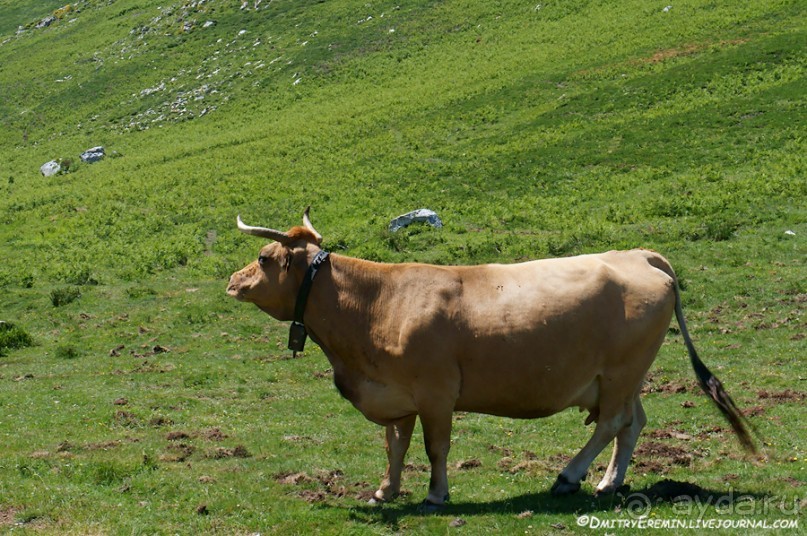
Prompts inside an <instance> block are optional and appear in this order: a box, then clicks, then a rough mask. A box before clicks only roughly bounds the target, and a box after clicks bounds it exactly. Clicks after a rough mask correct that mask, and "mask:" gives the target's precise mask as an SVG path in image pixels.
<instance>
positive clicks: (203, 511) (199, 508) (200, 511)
mask: <svg viewBox="0 0 807 536" xmlns="http://www.w3.org/2000/svg"><path fill="white" fill-rule="evenodd" d="M196 513H197V514H199V515H200V516H206V515H207V514H209V513H210V512H209V511H208V510H207V505H206V504H200V505H199V506H197V507H196Z"/></svg>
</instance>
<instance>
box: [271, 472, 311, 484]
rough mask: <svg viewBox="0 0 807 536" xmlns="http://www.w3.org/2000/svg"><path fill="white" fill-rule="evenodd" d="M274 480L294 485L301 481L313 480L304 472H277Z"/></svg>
mask: <svg viewBox="0 0 807 536" xmlns="http://www.w3.org/2000/svg"><path fill="white" fill-rule="evenodd" d="M275 480H277V481H278V482H279V483H281V484H284V485H287V486H288V485H293V486H296V485H297V484H300V483H302V482H313V481H314V479H313V478H311V477H310V476H308V474H306V473H305V472H299V473H278V474H276V475H275Z"/></svg>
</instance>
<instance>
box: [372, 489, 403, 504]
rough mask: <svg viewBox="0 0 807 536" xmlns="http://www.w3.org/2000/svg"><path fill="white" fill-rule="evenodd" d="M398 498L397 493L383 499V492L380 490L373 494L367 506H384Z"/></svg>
mask: <svg viewBox="0 0 807 536" xmlns="http://www.w3.org/2000/svg"><path fill="white" fill-rule="evenodd" d="M397 497H398V494H397V493H393V494H391V495H390V496H389V497H384V492H383V491H381V490H377V491H376V492H375V493H373V496H372V497H371V498H370V500H369V501H367V503H368V504H384V503H388V502H390V501H393V500H395V499H396V498H397Z"/></svg>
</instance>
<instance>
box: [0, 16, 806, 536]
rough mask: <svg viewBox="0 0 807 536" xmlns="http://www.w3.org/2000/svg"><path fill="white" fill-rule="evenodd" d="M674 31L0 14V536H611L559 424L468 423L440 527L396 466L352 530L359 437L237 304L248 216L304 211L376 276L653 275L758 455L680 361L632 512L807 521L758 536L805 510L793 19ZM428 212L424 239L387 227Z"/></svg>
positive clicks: (655, 413) (253, 250)
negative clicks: (759, 444)
mask: <svg viewBox="0 0 807 536" xmlns="http://www.w3.org/2000/svg"><path fill="white" fill-rule="evenodd" d="M669 4H671V7H668V3H667V2H661V3H653V2H642V1H632V0H629V1H625V2H589V1H584V0H569V1H563V2H540V3H538V2H530V3H527V2H515V1H501V2H469V1H443V2H437V1H431V2H430V1H417V2H408V3H396V2H387V1H378V2H375V1H373V2H369V3H368V2H367V1H366V0H365V1H362V2H353V1H349V0H329V1H322V0H317V1H309V0H295V1H290V0H272V1H268V0H265V1H262V2H255V1H249V2H247V3H246V4H244V5H243V6H242V3H241V2H234V1H223V0H193V1H191V0H169V1H168V2H156V1H151V0H79V1H78V2H76V3H73V4H68V5H65V4H63V3H62V2H50V1H48V2H42V1H38V2H34V1H30V0H14V1H12V0H0V162H2V163H3V166H2V170H0V258H2V259H3V260H2V262H0V321H5V322H7V323H8V324H7V326H9V325H10V324H13V328H11V327H8V328H7V329H6V328H2V330H0V531H3V530H10V529H14V530H20V531H26V530H32V531H44V532H50V533H65V532H67V533H71V532H72V533H82V534H84V533H96V532H97V533H121V532H123V533H125V532H133V533H134V532H144V533H171V532H189V531H202V532H215V531H218V532H222V533H226V534H231V533H236V534H237V533H252V532H261V533H271V532H278V533H288V532H301V533H302V532H305V533H308V532H311V531H320V532H326V533H330V532H356V533H363V532H366V531H369V532H381V533H385V532H396V531H404V530H414V531H415V532H423V533H427V532H433V531H435V530H440V531H443V530H454V528H449V527H448V525H449V523H450V522H452V521H453V520H455V519H456V518H462V519H463V520H464V521H465V522H466V525H465V526H464V527H462V528H459V527H457V529H456V530H464V531H466V532H482V531H490V530H495V529H499V530H505V531H507V532H514V531H525V532H531V533H539V534H542V533H549V532H576V531H580V532H581V533H589V532H591V530H590V529H588V528H586V527H578V526H577V523H576V519H577V516H578V515H580V514H592V515H596V516H598V517H600V518H602V519H611V520H614V519H623V518H625V515H626V514H625V512H626V511H627V509H626V502H627V499H626V498H625V497H624V496H623V497H622V498H620V497H615V498H607V499H596V500H595V499H593V498H592V497H591V491H592V488H591V487H590V481H592V480H593V481H595V482H596V479H598V477H599V475H593V477H592V478H591V479H589V483H588V484H586V485H585V486H584V489H583V491H582V492H581V494H580V495H579V496H575V497H572V498H567V499H555V498H552V497H550V496H549V495H548V490H549V487H550V486H551V483H552V481H553V480H554V478H555V476H556V474H557V472H558V471H559V470H560V469H561V468H562V466H563V463H562V459H564V457H566V456H571V455H573V454H574V453H575V452H576V450H577V449H579V448H580V447H581V446H582V445H583V443H584V442H585V440H586V438H587V436H588V434H589V433H590V430H588V429H585V428H584V427H583V426H582V419H581V418H579V416H578V415H577V414H576V413H573V412H568V413H564V414H562V415H558V416H555V417H552V418H550V419H546V420H541V421H513V420H508V419H494V418H489V417H484V416H477V415H464V416H461V418H460V419H459V420H457V422H456V426H455V438H454V443H453V447H452V455H451V460H452V461H454V462H459V461H463V460H476V461H478V462H480V464H479V465H476V464H475V463H471V464H467V466H466V467H464V468H459V467H458V468H456V469H455V468H453V467H452V470H451V471H450V473H449V478H450V481H451V484H452V496H453V497H454V501H455V504H454V505H452V506H450V507H448V508H447V509H446V512H445V513H444V515H438V516H425V517H424V516H420V515H418V513H417V510H416V504H417V502H418V501H419V500H420V499H422V497H423V496H424V495H425V490H426V485H427V480H428V476H427V474H426V473H424V472H423V471H422V469H421V466H422V464H424V463H425V455H424V454H423V452H422V447H421V445H420V444H419V443H418V441H419V440H418V439H416V440H415V441H413V446H412V449H411V452H410V461H412V463H413V465H412V469H411V470H410V471H407V473H406V474H405V481H404V487H405V489H406V490H407V491H408V492H409V494H408V495H405V496H404V497H403V498H402V499H401V501H400V502H399V503H398V504H396V505H390V506H385V507H383V508H376V509H372V508H369V507H366V506H365V505H364V501H363V499H364V498H366V497H365V492H366V491H368V490H372V489H374V487H375V486H376V485H377V483H378V482H377V481H378V479H379V477H380V474H381V472H382V471H383V466H384V455H383V440H382V436H381V430H380V429H379V428H378V427H377V426H375V425H372V424H370V423H368V422H366V421H365V420H364V419H363V418H362V417H361V415H359V414H358V413H357V412H356V411H355V410H353V409H352V408H351V407H350V405H349V404H348V403H347V402H345V401H344V400H342V399H340V398H339V396H338V394H337V393H336V391H335V389H334V388H333V387H332V385H331V381H330V372H329V371H328V370H327V368H328V364H327V361H326V360H325V359H324V357H323V356H322V354H321V352H320V351H319V350H318V349H317V348H316V347H315V346H314V345H313V344H310V345H309V348H308V351H307V352H306V354H307V355H306V358H305V359H303V360H288V359H287V358H288V357H289V352H287V351H286V350H285V338H286V329H287V328H286V326H285V325H282V324H279V323H277V322H274V321H272V320H271V319H270V318H268V317H266V316H265V315H262V314H261V313H259V311H257V310H256V309H253V308H251V307H248V306H245V305H243V304H238V303H235V302H231V301H230V300H229V299H228V298H227V297H226V296H225V294H224V287H225V286H226V281H227V278H228V277H229V274H230V273H232V272H233V271H235V270H237V269H239V268H240V267H241V266H243V265H244V264H246V263H247V262H249V261H250V260H251V259H252V258H254V256H255V255H256V254H257V252H258V249H259V247H260V246H261V245H262V243H261V242H260V240H257V239H255V238H253V237H248V236H245V235H243V234H241V233H239V232H238V231H237V230H236V229H235V217H236V215H237V214H241V215H242V217H243V218H244V219H245V221H247V222H248V223H250V224H253V225H262V226H270V227H277V228H286V227H288V226H291V225H294V224H298V223H299V221H300V215H301V213H302V210H303V208H305V207H306V206H307V205H311V206H312V211H311V214H312V219H313V221H314V224H315V225H316V226H317V228H318V229H319V230H320V232H322V234H323V235H324V237H325V247H326V248H327V249H330V250H332V251H337V252H339V253H343V254H347V255H352V256H356V257H361V258H366V259H373V260H381V261H389V262H399V261H422V262H434V263H440V264H471V263H481V262H508V263H509V262H517V261H521V260H526V259H534V258H541V257H551V256H562V255H573V254H578V253H585V252H592V251H600V250H606V249H614V248H630V247H647V248H652V249H656V250H658V251H660V252H662V253H663V254H664V255H665V256H667V257H668V258H669V259H670V260H671V262H672V263H673V265H674V266H675V268H676V271H677V272H678V273H679V275H680V276H681V281H682V285H683V286H684V296H683V299H684V302H685V309H686V313H687V317H688V319H689V322H690V324H691V325H692V326H691V327H692V331H693V334H694V336H695V339H696V344H697V345H698V346H699V348H700V349H701V353H702V354H703V357H704V360H705V361H706V362H707V364H708V365H709V366H710V367H711V368H713V369H714V370H715V371H716V372H717V373H718V375H719V376H720V377H721V379H722V380H723V382H724V383H725V384H726V386H727V388H728V390H729V391H730V392H731V393H732V395H733V396H734V398H735V399H736V401H737V402H738V404H739V405H740V406H741V407H744V408H747V409H748V411H749V415H750V418H751V419H752V422H753V423H754V424H755V426H756V427H757V428H758V430H759V432H760V434H761V437H762V438H763V442H764V445H763V446H764V456H763V457H762V458H760V459H749V458H745V457H743V456H742V454H741V451H740V449H739V447H738V446H737V444H736V441H735V440H734V438H732V437H731V433H730V432H729V431H727V427H726V426H725V425H724V423H723V422H722V421H721V420H720V417H719V415H717V413H716V412H715V411H713V409H712V408H711V407H710V406H709V405H708V404H707V401H706V400H705V398H703V397H702V396H701V395H699V394H698V392H697V388H696V387H695V386H694V383H693V382H692V380H691V378H692V373H691V371H690V370H689V369H688V364H687V362H686V354H685V350H684V348H683V345H682V342H681V340H680V337H677V336H676V335H674V334H671V335H670V337H669V340H668V341H667V343H666V344H665V346H664V347H663V348H662V351H661V353H660V356H659V359H658V362H657V363H656V365H655V367H654V369H653V370H652V371H651V378H650V382H649V383H648V388H647V389H646V390H647V391H648V393H647V395H646V400H647V402H646V407H647V410H648V415H649V417H650V423H649V425H648V427H647V429H646V433H645V436H644V437H645V438H644V439H643V441H644V442H645V443H643V444H644V445H645V447H644V450H643V447H642V445H643V444H642V443H640V446H639V449H638V451H637V455H636V459H635V461H634V467H633V471H632V472H631V473H629V476H628V479H629V481H630V482H631V484H632V486H633V488H634V489H635V490H644V491H648V490H652V489H653V488H652V486H653V485H654V484H656V483H658V482H659V481H660V480H662V479H663V478H670V479H673V480H676V481H679V482H691V483H693V484H697V485H698V486H700V487H701V491H703V492H704V495H703V497H708V496H712V497H715V496H716V495H715V494H719V493H721V492H726V491H727V490H730V491H732V492H733V493H734V494H735V496H748V497H749V500H750V501H751V502H750V503H749V504H752V505H754V511H753V512H751V513H748V511H746V512H745V513H744V512H742V511H739V512H738V511H737V509H736V508H735V509H733V510H732V511H731V512H720V511H718V510H716V509H714V508H712V509H711V510H709V513H707V514H706V516H705V518H715V519H723V520H725V519H733V520H741V521H742V520H746V521H747V520H760V519H764V520H775V519H789V520H793V519H797V520H799V521H801V522H804V519H803V515H802V514H801V513H800V510H799V512H798V513H796V514H787V515H786V514H783V513H782V512H781V511H777V510H776V509H774V508H769V509H767V510H766V511H765V512H761V510H762V506H764V504H765V501H766V500H767V501H768V502H771V503H775V504H779V503H781V502H782V501H784V502H786V503H787V504H791V503H790V502H789V501H791V499H794V498H795V499H796V500H803V499H804V495H805V493H806V492H807V491H806V490H807V486H805V479H807V470H806V469H805V456H807V453H805V450H807V446H806V445H805V439H806V436H805V433H804V431H803V429H804V426H803V417H802V413H803V411H802V407H803V403H804V399H805V396H807V394H805V391H807V389H805V387H804V385H803V383H804V382H803V379H804V372H803V368H804V356H805V355H807V347H805V342H804V332H805V331H807V324H805V320H804V304H805V296H807V288H805V281H807V277H805V275H807V271H805V258H807V247H806V246H805V237H807V209H805V206H807V204H806V201H807V180H806V179H805V156H804V155H805V153H807V150H805V149H806V148H805V133H806V130H805V123H804V121H805V98H804V97H805V87H807V81H806V80H805V67H806V65H805V64H806V63H807V54H805V47H804V43H805V42H806V41H807V25H806V24H805V22H804V21H805V20H807V9H805V8H804V6H803V5H802V4H803V3H802V2H798V1H784V0H783V1H764V2H763V1H750V2H745V3H742V4H739V5H737V4H735V3H713V2H703V1H683V2H674V3H673V2H671V3H669ZM48 17H51V18H52V20H50V22H49V24H47V25H45V24H43V23H42V22H43V20H45V19H46V18H48ZM37 26H40V27H37ZM98 145H102V146H104V147H105V149H106V153H107V156H106V157H105V158H104V159H103V160H102V161H100V162H98V163H94V164H86V163H83V162H81V161H80V159H79V155H80V154H81V152H82V151H84V150H86V149H88V148H90V147H94V146H98ZM54 159H57V160H60V161H61V162H62V164H63V167H66V168H67V170H66V171H65V172H63V173H60V174H58V175H56V176H52V177H44V176H42V175H41V174H40V172H39V168H40V166H41V165H42V164H44V163H45V162H48V161H50V160H54ZM68 164H69V166H68ZM420 207H428V208H431V209H433V210H435V211H437V212H438V214H439V215H440V216H441V218H442V220H443V222H444V223H445V226H444V227H443V228H442V229H433V228H431V227H428V226H411V227H409V228H406V229H404V230H402V231H399V232H398V233H390V232H389V231H388V230H387V224H388V222H389V220H390V219H392V218H393V217H395V216H397V215H399V214H401V213H404V212H407V211H409V210H413V209H416V208H420ZM693 405H694V407H693ZM665 434H666V435H665ZM658 445H661V446H662V447H663V448H660V449H659V448H655V449H654V448H651V447H653V446H656V447H657V446H658ZM665 453H666V454H668V456H666V457H665ZM670 453H672V454H670ZM676 453H677V454H678V456H675V454H676ZM532 454H535V456H534V457H533V456H532ZM242 455H246V457H244V456H242ZM604 456H605V455H604ZM507 459H509V461H507ZM604 461H607V460H604ZM595 465H596V464H595ZM600 470H601V469H600ZM289 475H292V476H294V475H298V476H297V477H295V478H290V477H289ZM300 475H302V476H300ZM709 491H712V492H714V494H712V495H709V494H708V493H706V492H709ZM648 494H649V495H652V493H648ZM799 498H800V499H799ZM779 499H781V501H780V500H779ZM757 507H759V508H757ZM675 508H676V505H674V504H671V503H670V502H669V501H663V500H662V501H661V503H660V504H658V505H655V504H654V506H653V509H652V516H654V517H656V518H667V519H669V518H675V517H682V516H681V515H678V514H680V513H681V512H678V511H676V510H675ZM800 508H803V504H802V505H801V507H800ZM525 511H531V512H533V513H532V514H531V515H526V514H524V512H525ZM521 514H524V515H521ZM683 517H686V518H687V519H690V518H693V516H688V517H687V516H683ZM617 532H619V531H617ZM628 532H629V531H628V530H627V529H625V533H628ZM650 532H651V533H652V532H653V531H650ZM660 532H664V531H663V530H660ZM718 532H719V531H718ZM731 532H732V531H731V530H727V531H726V533H731ZM751 532H753V531H751Z"/></svg>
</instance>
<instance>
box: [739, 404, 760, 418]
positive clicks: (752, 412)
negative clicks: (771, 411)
mask: <svg viewBox="0 0 807 536" xmlns="http://www.w3.org/2000/svg"><path fill="white" fill-rule="evenodd" d="M742 412H743V415H745V416H746V417H758V416H759V415H762V414H764V413H765V407H764V406H760V405H756V406H751V407H750V408H745V409H743V410H742Z"/></svg>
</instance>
